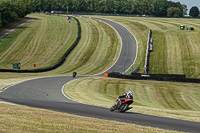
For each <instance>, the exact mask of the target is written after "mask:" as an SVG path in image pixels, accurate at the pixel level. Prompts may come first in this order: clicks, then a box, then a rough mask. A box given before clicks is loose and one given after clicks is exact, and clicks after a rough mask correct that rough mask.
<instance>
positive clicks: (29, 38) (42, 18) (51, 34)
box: [0, 14, 78, 69]
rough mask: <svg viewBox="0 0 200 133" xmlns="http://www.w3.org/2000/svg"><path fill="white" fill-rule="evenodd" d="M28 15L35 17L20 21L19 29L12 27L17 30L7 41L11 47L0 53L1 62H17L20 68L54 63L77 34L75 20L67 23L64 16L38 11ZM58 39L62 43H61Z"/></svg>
mask: <svg viewBox="0 0 200 133" xmlns="http://www.w3.org/2000/svg"><path fill="white" fill-rule="evenodd" d="M31 16H32V17H35V18H36V20H35V21H32V22H30V23H28V24H26V25H24V26H23V27H24V28H21V29H20V32H18V31H16V32H18V33H19V34H18V35H17V38H16V39H15V40H14V41H13V43H12V44H11V46H12V47H10V49H8V50H7V51H8V52H6V51H5V50H4V51H5V53H2V54H1V55H0V56H1V58H3V59H2V62H1V65H3V66H8V65H9V66H11V64H12V63H15V62H20V63H21V68H22V69H34V68H33V64H36V65H37V68H42V67H48V66H51V65H53V64H55V63H56V62H57V61H58V60H59V59H60V58H61V57H62V56H63V54H64V53H65V52H66V51H67V49H69V47H70V46H71V45H72V44H73V42H74V41H75V39H76V37H77V34H78V28H77V23H76V21H75V20H72V23H71V24H69V22H68V21H67V18H66V17H65V18H64V17H57V16H47V15H42V14H41V15H34V14H32V15H31ZM71 29H73V30H71ZM70 30H71V31H72V32H70ZM12 34H13V33H11V35H10V36H13V35H12ZM70 34H71V35H70ZM67 38H68V40H67V41H65V40H66V39H67ZM12 39H13V38H9V37H7V38H6V37H5V38H4V40H12ZM2 43H3V42H2ZM61 43H64V45H63V46H61ZM1 45H2V44H1ZM5 55H6V56H5ZM38 59H40V60H38ZM4 68H5V67H4ZM9 68H10V67H9Z"/></svg>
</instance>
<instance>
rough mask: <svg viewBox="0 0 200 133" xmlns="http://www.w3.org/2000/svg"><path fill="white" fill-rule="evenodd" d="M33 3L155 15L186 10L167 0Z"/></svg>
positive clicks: (50, 0)
mask: <svg viewBox="0 0 200 133" xmlns="http://www.w3.org/2000/svg"><path fill="white" fill-rule="evenodd" d="M34 4H35V11H52V10H56V11H67V9H68V10H69V11H73V12H95V13H114V14H139V15H144V14H145V15H154V16H157V17H167V15H168V12H167V9H168V8H170V7H174V8H175V9H176V10H179V11H178V15H179V16H183V15H184V14H185V13H186V11H187V6H186V5H182V4H181V3H180V2H172V1H167V0H34ZM172 10H173V9H172ZM175 13H176V12H175Z"/></svg>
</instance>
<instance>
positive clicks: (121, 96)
mask: <svg viewBox="0 0 200 133" xmlns="http://www.w3.org/2000/svg"><path fill="white" fill-rule="evenodd" d="M118 98H119V100H117V101H116V103H115V105H116V108H119V107H120V105H121V104H122V102H123V101H125V100H126V99H133V95H132V94H131V93H130V91H129V92H128V93H125V94H123V95H120V96H119V97H118Z"/></svg>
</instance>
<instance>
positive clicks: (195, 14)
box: [189, 6, 199, 17]
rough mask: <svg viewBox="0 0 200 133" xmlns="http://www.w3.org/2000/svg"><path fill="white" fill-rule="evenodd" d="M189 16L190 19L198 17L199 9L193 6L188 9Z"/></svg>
mask: <svg viewBox="0 0 200 133" xmlns="http://www.w3.org/2000/svg"><path fill="white" fill-rule="evenodd" d="M189 15H190V16H192V17H198V16H199V8H198V7H196V6H193V7H192V8H191V9H190V13H189Z"/></svg>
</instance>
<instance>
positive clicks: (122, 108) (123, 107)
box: [119, 103, 129, 113]
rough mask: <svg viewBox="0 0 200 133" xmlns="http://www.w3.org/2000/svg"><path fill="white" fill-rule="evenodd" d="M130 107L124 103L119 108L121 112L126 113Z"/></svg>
mask: <svg viewBox="0 0 200 133" xmlns="http://www.w3.org/2000/svg"><path fill="white" fill-rule="evenodd" d="M128 106H129V105H128V104H127V103H123V104H122V105H121V106H120V108H119V112H121V113H124V112H125V111H126V110H127V109H128Z"/></svg>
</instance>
